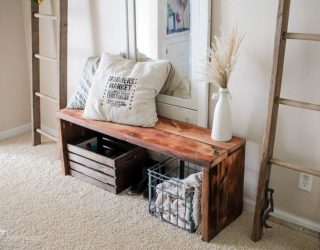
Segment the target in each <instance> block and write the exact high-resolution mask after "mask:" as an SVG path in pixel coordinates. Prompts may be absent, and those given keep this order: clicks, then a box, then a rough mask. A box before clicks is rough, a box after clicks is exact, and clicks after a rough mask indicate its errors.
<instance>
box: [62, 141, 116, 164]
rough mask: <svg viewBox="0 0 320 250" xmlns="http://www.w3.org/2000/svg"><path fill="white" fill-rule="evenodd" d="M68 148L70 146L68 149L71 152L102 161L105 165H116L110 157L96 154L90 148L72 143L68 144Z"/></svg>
mask: <svg viewBox="0 0 320 250" xmlns="http://www.w3.org/2000/svg"><path fill="white" fill-rule="evenodd" d="M67 148H68V151H69V152H71V153H74V154H77V155H81V156H83V157H86V158H88V159H90V160H93V161H96V162H100V163H102V164H104V165H108V166H110V167H115V164H114V160H113V159H110V158H107V157H105V156H103V155H99V154H96V153H94V152H91V151H89V150H85V149H83V148H80V147H77V146H74V145H72V144H68V145H67Z"/></svg>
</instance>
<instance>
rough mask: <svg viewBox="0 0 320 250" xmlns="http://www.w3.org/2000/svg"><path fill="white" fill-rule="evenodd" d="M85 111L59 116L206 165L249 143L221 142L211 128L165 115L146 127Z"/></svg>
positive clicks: (73, 110) (234, 139)
mask: <svg viewBox="0 0 320 250" xmlns="http://www.w3.org/2000/svg"><path fill="white" fill-rule="evenodd" d="M82 114H83V110H75V109H62V110H60V111H58V112H57V117H58V118H59V119H61V120H64V121H68V122H71V123H73V124H77V125H79V126H81V127H85V128H88V129H91V130H94V131H97V132H99V133H102V134H105V135H109V136H111V137H115V138H117V139H120V140H124V141H128V142H130V143H132V144H135V145H138V146H141V147H144V148H146V149H150V150H154V151H157V152H159V153H162V154H166V155H169V156H174V157H177V158H179V159H181V160H185V161H188V162H191V163H194V164H197V165H199V166H203V167H210V166H212V165H215V164H218V163H219V162H221V161H222V160H223V159H225V158H226V157H227V156H228V155H230V154H231V153H232V152H234V151H236V150H237V149H238V148H240V147H241V146H243V145H244V144H245V140H243V139H241V138H239V137H236V136H234V137H233V138H232V139H231V140H230V141H229V142H217V141H214V140H212V139H211V130H209V129H205V128H201V127H198V126H195V125H192V124H188V123H184V122H179V121H175V120H171V119H167V118H162V117H159V121H158V123H157V124H156V125H155V126H154V127H153V128H143V127H135V126H129V125H123V124H117V123H112V122H105V121H96V120H90V119H86V118H83V117H82Z"/></svg>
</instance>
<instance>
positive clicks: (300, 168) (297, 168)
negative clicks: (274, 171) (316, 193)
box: [269, 158, 320, 177]
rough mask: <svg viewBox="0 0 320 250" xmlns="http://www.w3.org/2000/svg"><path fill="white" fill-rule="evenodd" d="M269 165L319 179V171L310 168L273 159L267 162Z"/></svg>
mask: <svg viewBox="0 0 320 250" xmlns="http://www.w3.org/2000/svg"><path fill="white" fill-rule="evenodd" d="M269 163H271V164H274V165H277V166H280V167H284V168H288V169H291V170H294V171H298V172H303V173H307V174H311V175H313V176H318V177H320V170H315V169H311V168H308V167H305V166H301V165H298V164H294V163H290V162H286V161H282V160H279V159H275V158H271V159H270V160H269Z"/></svg>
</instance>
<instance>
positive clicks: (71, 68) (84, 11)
mask: <svg viewBox="0 0 320 250" xmlns="http://www.w3.org/2000/svg"><path fill="white" fill-rule="evenodd" d="M125 15H126V12H125V1H124V0H117V1H114V0H90V1H88V0H72V1H69V34H68V50H69V51H68V97H69V98H70V96H71V95H72V93H74V91H75V89H76V86H77V83H78V80H79V78H80V74H81V71H82V68H83V65H84V63H85V62H86V60H87V58H88V57H90V56H94V55H100V53H101V52H104V51H105V52H109V53H114V54H118V53H120V52H126V51H127V41H126V23H125V20H126V19H125Z"/></svg>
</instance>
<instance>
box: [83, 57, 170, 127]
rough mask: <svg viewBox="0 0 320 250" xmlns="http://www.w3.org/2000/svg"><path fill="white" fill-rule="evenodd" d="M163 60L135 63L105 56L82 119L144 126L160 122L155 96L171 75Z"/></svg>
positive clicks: (166, 63) (167, 63)
mask: <svg viewBox="0 0 320 250" xmlns="http://www.w3.org/2000/svg"><path fill="white" fill-rule="evenodd" d="M170 68H171V66H170V63H169V62H168V61H164V60H158V61H152V62H137V63H136V62H134V61H132V60H128V59H124V58H122V57H120V56H116V55H111V54H108V53H103V54H102V55H101V61H100V65H99V68H98V70H97V73H96V75H95V78H94V80H93V84H92V86H91V89H90V92H89V97H88V100H87V103H86V106H85V110H84V113H83V116H84V117H85V118H89V119H95V120H105V121H111V122H116V123H123V124H129V125H134V126H142V127H153V126H154V125H155V124H156V122H157V121H158V117H157V112H156V105H155V97H156V96H157V95H158V94H159V92H160V90H161V88H162V86H163V84H164V83H165V81H166V79H167V76H168V74H169V72H170Z"/></svg>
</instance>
